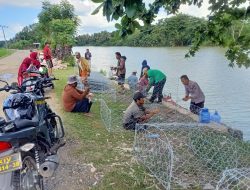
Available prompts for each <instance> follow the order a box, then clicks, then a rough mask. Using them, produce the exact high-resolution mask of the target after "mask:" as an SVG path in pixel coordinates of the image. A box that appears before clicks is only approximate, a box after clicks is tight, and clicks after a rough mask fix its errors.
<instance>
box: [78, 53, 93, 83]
mask: <svg viewBox="0 0 250 190" xmlns="http://www.w3.org/2000/svg"><path fill="white" fill-rule="evenodd" d="M75 56H76V59H77V64H78V68H79V76H80V77H81V78H82V79H86V78H87V77H88V76H89V75H90V67H89V63H88V60H87V59H85V58H84V57H81V54H80V53H79V52H76V53H75Z"/></svg>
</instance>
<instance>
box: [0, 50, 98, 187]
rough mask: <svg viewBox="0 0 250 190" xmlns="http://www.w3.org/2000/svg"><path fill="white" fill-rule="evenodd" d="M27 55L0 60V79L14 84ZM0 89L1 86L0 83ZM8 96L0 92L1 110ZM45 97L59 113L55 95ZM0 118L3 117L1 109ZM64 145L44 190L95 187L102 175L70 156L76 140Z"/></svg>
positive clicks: (51, 93) (19, 54)
mask: <svg viewBox="0 0 250 190" xmlns="http://www.w3.org/2000/svg"><path fill="white" fill-rule="evenodd" d="M28 55H29V51H28V50H20V51H16V52H15V53H13V54H12V55H10V56H8V57H5V58H3V59H0V79H2V80H5V81H7V82H9V83H11V82H16V80H17V72H18V67H19V65H20V64H21V62H22V60H23V59H24V58H25V57H26V56H28ZM0 87H3V84H2V83H0ZM8 95H9V93H6V92H0V105H1V106H0V107H1V108H2V104H3V100H5V98H6V97H7V96H8ZM46 96H50V97H52V98H51V99H50V100H49V101H48V103H49V105H53V106H51V107H52V108H53V111H55V112H56V113H59V115H60V109H59V106H58V105H59V104H58V102H56V98H55V94H54V92H53V91H49V92H48V94H47V95H46ZM0 116H1V117H4V114H3V111H2V109H1V111H0ZM65 138H66V145H65V146H64V147H62V148H61V149H60V150H59V157H60V165H59V167H58V169H57V171H56V173H55V175H54V176H53V177H52V178H50V179H45V190H85V189H90V188H91V187H93V186H95V185H96V184H97V183H98V181H99V180H100V179H101V177H102V174H101V173H98V172H97V171H96V168H95V167H94V166H93V164H91V163H84V161H83V160H84V158H76V157H74V156H72V155H73V154H72V152H74V151H75V150H78V149H79V147H80V145H79V142H77V140H73V139H67V138H68V137H67V136H66V137H65Z"/></svg>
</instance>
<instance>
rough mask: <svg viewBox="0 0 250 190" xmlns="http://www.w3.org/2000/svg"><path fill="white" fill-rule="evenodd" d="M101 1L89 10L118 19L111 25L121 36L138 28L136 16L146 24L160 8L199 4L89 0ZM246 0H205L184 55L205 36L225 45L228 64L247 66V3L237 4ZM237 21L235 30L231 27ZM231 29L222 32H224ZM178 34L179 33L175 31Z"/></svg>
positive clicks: (193, 50) (182, 0)
mask: <svg viewBox="0 0 250 190" xmlns="http://www.w3.org/2000/svg"><path fill="white" fill-rule="evenodd" d="M92 1H93V2H95V3H101V4H100V5H99V6H98V7H97V8H96V10H95V11H94V12H93V13H92V14H97V13H98V12H99V11H100V10H101V9H102V11H103V15H104V16H106V18H107V20H108V21H110V20H118V19H121V21H120V23H119V24H118V23H117V24H116V25H115V27H116V28H117V29H118V30H119V34H120V36H121V37H125V36H127V35H130V34H132V33H134V32H135V31H136V29H140V28H141V26H140V24H139V22H138V20H141V21H143V23H144V26H147V25H150V24H151V23H152V22H153V21H154V19H155V17H156V15H157V14H158V13H159V10H160V9H161V8H163V9H165V10H166V12H167V13H168V14H176V13H178V10H179V8H180V5H182V4H188V5H196V6H198V7H200V6H201V5H202V2H203V0H178V1H175V0H154V1H153V3H150V4H149V5H148V6H147V5H146V3H145V1H143V0H92ZM246 2H247V0H209V10H210V11H211V13H210V15H209V16H208V20H207V23H206V25H201V26H197V27H196V32H195V36H194V37H193V38H192V39H191V41H192V47H191V48H190V50H189V52H188V53H187V55H186V57H189V56H194V55H195V53H196V52H197V51H198V50H199V47H200V46H201V45H202V43H203V42H204V41H206V40H207V39H209V40H211V41H212V42H213V43H215V44H216V45H219V46H223V47H226V48H227V52H226V57H227V58H228V60H229V61H230V64H229V65H230V66H234V65H235V64H237V65H238V66H239V67H241V66H245V67H246V68H248V67H249V66H250V57H249V54H250V36H249V34H247V30H248V29H246V28H245V25H246V24H249V23H250V6H248V7H244V8H239V7H240V6H241V5H244V3H246ZM236 22H238V23H239V26H238V29H237V30H238V31H239V32H238V33H237V35H236V33H235V29H234V27H235V26H237V25H235V23H236ZM225 32H226V33H231V35H228V36H225V35H224V33H225ZM178 34H179V33H178Z"/></svg>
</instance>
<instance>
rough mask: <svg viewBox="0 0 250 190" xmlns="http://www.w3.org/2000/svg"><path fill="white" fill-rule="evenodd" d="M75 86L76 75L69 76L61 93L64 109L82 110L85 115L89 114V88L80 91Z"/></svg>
mask: <svg viewBox="0 0 250 190" xmlns="http://www.w3.org/2000/svg"><path fill="white" fill-rule="evenodd" d="M76 86H77V76H75V75H73V76H70V77H69V78H68V82H67V85H66V86H65V88H64V90H63V95H62V99H63V106H64V110H65V111H67V112H83V113H85V115H86V116H91V114H90V113H89V111H90V108H91V106H92V102H91V100H90V99H89V98H88V97H89V96H90V93H89V88H86V89H85V90H84V91H80V90H77V89H76Z"/></svg>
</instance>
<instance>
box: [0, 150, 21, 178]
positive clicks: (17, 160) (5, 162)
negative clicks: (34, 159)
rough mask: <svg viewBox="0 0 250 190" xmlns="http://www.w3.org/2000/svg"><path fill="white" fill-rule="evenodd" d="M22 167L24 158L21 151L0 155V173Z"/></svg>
mask: <svg viewBox="0 0 250 190" xmlns="http://www.w3.org/2000/svg"><path fill="white" fill-rule="evenodd" d="M21 168H22V158H21V154H20V153H15V154H11V155H8V156H4V157H0V174H1V173H5V172H11V171H15V170H19V169H21Z"/></svg>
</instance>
